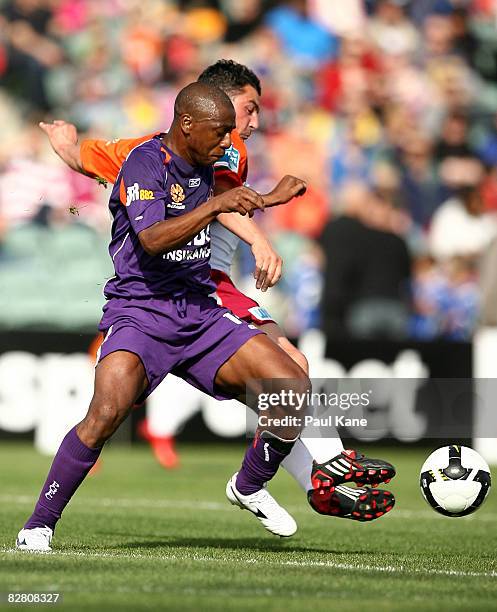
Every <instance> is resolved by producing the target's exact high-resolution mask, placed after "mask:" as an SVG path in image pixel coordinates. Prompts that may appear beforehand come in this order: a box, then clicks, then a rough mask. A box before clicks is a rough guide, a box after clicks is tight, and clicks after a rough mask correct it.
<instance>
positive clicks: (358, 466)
mask: <svg viewBox="0 0 497 612" xmlns="http://www.w3.org/2000/svg"><path fill="white" fill-rule="evenodd" d="M394 476H395V468H394V467H393V465H392V464H391V463H388V462H387V461H383V459H371V458H370V457H365V456H364V455H361V454H360V453H358V452H357V451H355V450H344V451H342V452H341V453H340V454H339V455H337V456H336V457H333V459H330V460H329V461H325V462H324V463H316V462H315V461H314V462H313V465H312V473H311V482H312V487H313V489H320V488H327V489H333V488H334V487H336V486H338V485H341V484H345V483H348V482H354V483H355V484H357V485H360V486H364V485H369V486H372V487H377V486H378V485H379V484H380V483H386V482H390V480H391V479H392V478H393V477H394Z"/></svg>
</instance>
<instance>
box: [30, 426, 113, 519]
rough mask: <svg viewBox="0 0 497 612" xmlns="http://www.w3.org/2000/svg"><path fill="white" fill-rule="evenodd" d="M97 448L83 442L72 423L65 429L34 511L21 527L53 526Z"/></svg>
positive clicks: (90, 462) (95, 456) (98, 449)
mask: <svg viewBox="0 0 497 612" xmlns="http://www.w3.org/2000/svg"><path fill="white" fill-rule="evenodd" d="M101 450H102V449H101V448H88V446H85V445H84V444H83V442H81V440H80V439H79V437H78V434H77V433H76V427H73V428H72V429H71V431H69V433H68V434H67V435H66V437H65V438H64V439H63V440H62V443H61V445H60V447H59V450H58V451H57V454H56V455H55V457H54V460H53V463H52V467H51V468H50V472H49V473H48V477H47V480H46V481H45V484H44V485H43V489H42V490H41V493H40V497H39V499H38V502H37V504H36V506H35V509H34V512H33V514H32V515H31V516H30V518H29V519H28V521H27V523H26V524H25V525H24V528H25V529H33V528H34V527H45V526H47V527H50V528H51V529H55V524H56V523H57V521H58V520H59V519H60V515H61V514H62V511H63V510H64V508H65V507H66V506H67V504H68V503H69V500H70V499H71V497H72V496H73V494H74V493H75V491H76V489H77V488H78V487H79V485H80V484H81V483H82V482H83V480H84V478H85V476H86V475H87V474H88V472H89V471H90V470H91V468H92V467H93V466H94V465H95V462H96V461H97V459H98V456H99V455H100V451H101Z"/></svg>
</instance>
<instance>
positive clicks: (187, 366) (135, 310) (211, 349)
mask: <svg viewBox="0 0 497 612" xmlns="http://www.w3.org/2000/svg"><path fill="white" fill-rule="evenodd" d="M99 329H100V331H102V332H103V333H104V335H105V338H104V341H103V342H102V345H101V347H100V350H99V352H98V354H97V363H98V362H99V361H101V360H102V359H104V357H106V356H107V355H110V353H113V352H115V351H129V352H130V353H135V355H138V357H139V358H140V359H141V361H142V363H143V365H144V367H145V372H146V374H147V378H148V387H147V388H146V390H145V392H144V393H143V395H142V396H141V397H140V398H139V401H143V400H144V399H145V398H146V397H148V396H149V395H150V394H151V393H152V391H153V390H154V389H155V388H156V387H157V386H158V385H159V384H160V383H161V382H162V380H163V379H164V378H165V376H166V375H167V374H169V373H172V374H175V375H176V376H179V377H180V378H183V380H185V381H186V382H188V383H190V384H191V385H193V386H194V387H197V389H200V390H201V391H204V392H205V393H208V394H209V395H211V396H212V397H215V398H216V399H220V400H224V399H232V398H233V395H231V394H229V393H227V392H226V393H224V392H223V390H222V389H219V388H216V386H215V382H214V381H215V378H216V374H217V371H218V370H219V368H220V367H221V366H222V365H223V363H225V362H226V361H227V360H228V359H229V358H230V357H231V356H232V355H233V354H234V353H236V351H237V350H238V349H239V348H240V347H241V346H242V345H243V344H245V342H247V340H249V339H250V338H252V337H253V336H256V335H257V334H259V333H262V332H261V331H260V330H259V329H257V328H255V327H254V326H253V325H249V324H247V323H246V322H245V321H241V320H240V319H238V318H237V317H235V315H234V314H232V313H231V312H230V311H229V310H228V309H226V308H222V307H220V306H218V305H217V303H216V301H215V300H214V299H213V298H210V297H206V296H201V295H194V294H192V295H188V296H185V297H182V298H163V299H160V298H147V299H125V298H111V299H110V300H109V301H108V302H107V303H106V304H105V306H104V315H103V317H102V320H101V321H100V325H99Z"/></svg>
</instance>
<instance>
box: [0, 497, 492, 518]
mask: <svg viewBox="0 0 497 612" xmlns="http://www.w3.org/2000/svg"><path fill="white" fill-rule="evenodd" d="M3 503H5V504H19V505H34V504H35V503H36V498H35V497H31V496H29V495H0V504H3ZM83 503H84V504H85V505H86V507H87V508H88V509H89V510H90V511H91V509H92V508H99V507H100V508H151V509H158V510H161V509H165V510H166V509H172V510H199V511H214V512H232V511H233V507H232V506H231V505H230V504H229V503H228V502H226V503H220V502H210V501H200V500H198V501H194V500H180V499H171V500H169V499H144V498H142V497H137V498H125V497H116V498H113V497H95V498H90V497H84V498H83V497H82V498H78V497H76V498H75V500H74V502H73V505H76V506H78V510H81V505H82V504H83ZM285 508H286V509H287V510H288V511H289V512H292V513H293V514H303V513H305V514H309V513H310V512H312V511H311V510H310V508H308V507H306V506H305V505H303V506H291V505H290V506H285ZM393 518H399V519H421V520H425V519H426V520H433V519H437V520H441V518H442V517H441V516H438V515H437V514H436V513H435V512H434V511H431V510H405V509H401V508H396V509H394V510H393V511H392V512H390V513H389V514H388V515H387V516H385V517H384V519H383V520H385V519H393ZM454 520H456V519H454ZM458 520H460V521H461V520H463V521H475V522H481V523H495V522H497V515H493V514H483V515H479V514H471V515H469V516H465V517H462V518H459V519H458Z"/></svg>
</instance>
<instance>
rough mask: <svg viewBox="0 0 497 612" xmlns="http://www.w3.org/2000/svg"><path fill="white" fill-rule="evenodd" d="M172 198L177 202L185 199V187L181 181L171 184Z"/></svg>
mask: <svg viewBox="0 0 497 612" xmlns="http://www.w3.org/2000/svg"><path fill="white" fill-rule="evenodd" d="M171 199H172V201H173V202H175V203H176V204H179V203H180V202H183V200H184V199H185V192H184V191H183V187H182V186H181V185H180V184H179V183H174V184H173V185H171Z"/></svg>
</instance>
